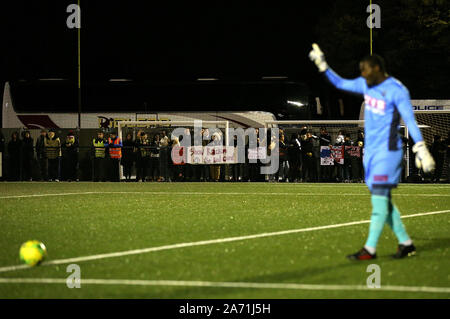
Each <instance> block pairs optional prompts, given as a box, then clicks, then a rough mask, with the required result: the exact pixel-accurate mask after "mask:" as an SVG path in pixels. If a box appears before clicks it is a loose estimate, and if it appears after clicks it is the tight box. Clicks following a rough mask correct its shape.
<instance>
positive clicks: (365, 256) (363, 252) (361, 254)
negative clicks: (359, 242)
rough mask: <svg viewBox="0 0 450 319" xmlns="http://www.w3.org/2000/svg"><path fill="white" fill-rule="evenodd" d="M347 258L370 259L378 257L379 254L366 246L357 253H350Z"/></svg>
mask: <svg viewBox="0 0 450 319" xmlns="http://www.w3.org/2000/svg"><path fill="white" fill-rule="evenodd" d="M347 258H348V259H350V260H369V259H375V258H377V254H376V253H375V254H373V255H372V254H371V253H369V252H368V251H367V250H366V249H365V248H362V249H361V250H359V251H358V252H357V253H355V254H353V255H348V256H347Z"/></svg>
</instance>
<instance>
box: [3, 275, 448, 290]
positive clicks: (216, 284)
mask: <svg viewBox="0 0 450 319" xmlns="http://www.w3.org/2000/svg"><path fill="white" fill-rule="evenodd" d="M0 283H3V284H67V279H60V278H0ZM79 283H80V285H124V286H182V287H208V288H244V289H291V290H334V291H339V290H353V291H354V290H360V291H361V290H365V291H395V292H429V293H450V287H420V286H395V285H386V286H381V287H379V288H370V287H368V286H363V285H317V284H300V283H262V282H220V281H185V280H129V279H80V281H79Z"/></svg>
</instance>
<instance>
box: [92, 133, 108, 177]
mask: <svg viewBox="0 0 450 319" xmlns="http://www.w3.org/2000/svg"><path fill="white" fill-rule="evenodd" d="M92 146H93V151H94V152H93V153H94V154H93V156H94V163H93V164H94V165H93V174H92V179H93V181H94V182H98V181H102V182H104V181H106V176H105V172H106V148H107V147H108V141H107V140H106V139H105V137H104V134H103V132H102V131H99V132H98V133H97V138H94V139H93V140H92Z"/></svg>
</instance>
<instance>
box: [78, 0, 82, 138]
mask: <svg viewBox="0 0 450 319" xmlns="http://www.w3.org/2000/svg"><path fill="white" fill-rule="evenodd" d="M78 8H80V0H78ZM80 10H81V8H80ZM79 18H80V25H79V26H78V30H77V32H78V47H77V51H78V54H77V55H78V129H81V58H80V56H81V54H80V53H81V48H80V43H81V41H80V38H81V13H80V17H79Z"/></svg>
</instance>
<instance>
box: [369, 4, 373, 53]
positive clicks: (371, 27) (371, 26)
mask: <svg viewBox="0 0 450 319" xmlns="http://www.w3.org/2000/svg"><path fill="white" fill-rule="evenodd" d="M372 29H373V25H372V0H370V55H372Z"/></svg>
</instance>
